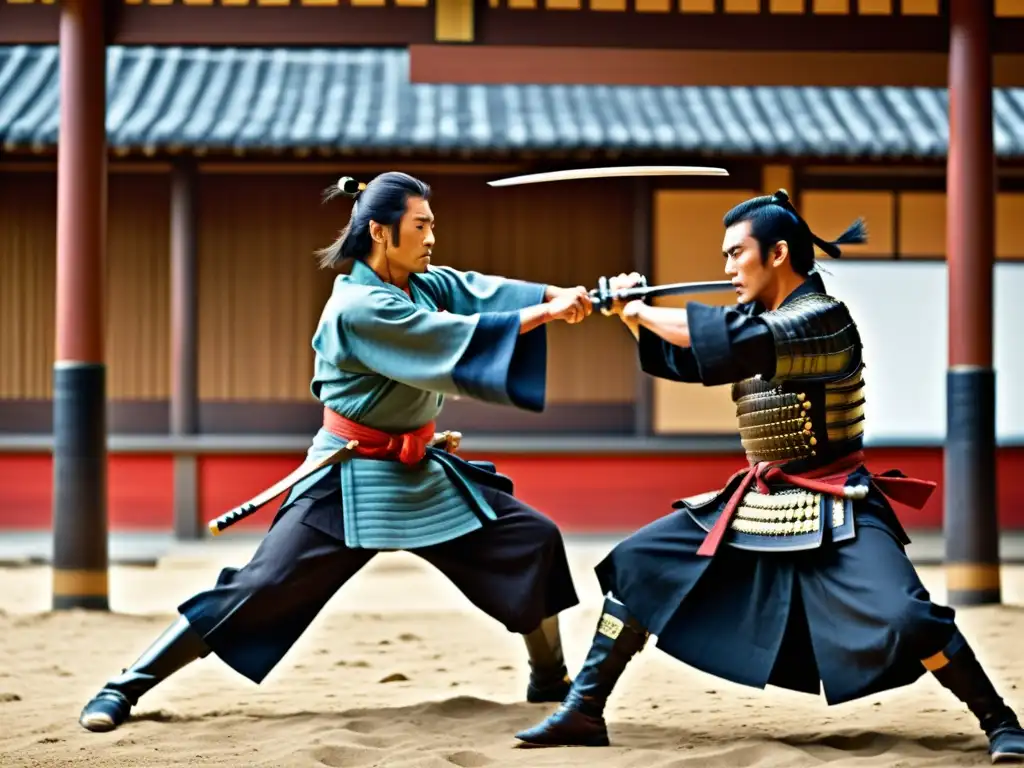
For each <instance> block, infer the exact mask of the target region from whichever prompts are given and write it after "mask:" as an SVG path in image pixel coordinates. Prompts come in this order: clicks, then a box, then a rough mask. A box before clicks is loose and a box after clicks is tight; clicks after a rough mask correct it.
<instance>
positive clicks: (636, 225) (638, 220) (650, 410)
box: [633, 177, 654, 437]
mask: <svg viewBox="0 0 1024 768" xmlns="http://www.w3.org/2000/svg"><path fill="white" fill-rule="evenodd" d="M653 195H654V190H653V189H652V188H651V184H650V181H649V180H648V179H646V178H642V177H641V178H637V179H634V181H633V271H635V272H639V273H640V274H641V275H646V277H647V280H648V282H652V280H651V268H652V266H653V256H652V253H651V248H652V245H651V244H652V241H653V237H654V214H653V208H654V201H653V199H652V196H653ZM636 370H637V373H636V391H635V392H636V393H635V395H634V403H635V404H634V414H635V427H634V433H635V434H636V435H637V437H647V436H649V435H653V434H654V379H653V378H651V376H649V375H648V374H646V373H644V372H643V371H642V370H640V366H639V365H637V369H636Z"/></svg>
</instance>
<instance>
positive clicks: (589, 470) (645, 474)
mask: <svg viewBox="0 0 1024 768" xmlns="http://www.w3.org/2000/svg"><path fill="white" fill-rule="evenodd" d="M867 456H868V463H869V466H870V467H871V468H872V469H874V470H875V471H884V470H886V469H891V468H899V469H901V470H903V471H904V472H905V473H906V474H908V475H911V476H913V477H921V478H925V479H930V480H935V481H937V482H939V488H938V489H937V490H936V492H935V494H934V495H933V497H932V499H931V501H929V503H928V505H927V506H926V507H925V508H924V509H923V510H921V511H917V510H912V509H907V508H902V507H901V508H899V509H898V510H897V511H898V512H899V513H900V515H901V517H902V519H903V521H904V524H905V525H906V526H907V527H908V528H938V527H940V526H941V525H942V474H943V473H942V465H943V456H942V451H941V449H938V448H917V449H912V448H911V449H907V448H899V449H896V448H875V449H869V450H868V451H867ZM466 458H484V457H476V456H472V455H467V457H466ZM486 458H488V459H489V460H491V461H494V462H495V463H496V464H497V465H498V468H499V470H501V471H502V472H504V473H506V474H508V475H509V476H511V477H512V478H513V479H514V480H515V481H516V485H517V493H518V495H519V496H520V497H521V498H522V499H523V500H524V501H526V502H527V503H529V504H531V505H533V506H534V507H536V508H537V509H539V510H541V511H543V512H545V513H546V514H548V515H549V516H550V517H552V518H553V519H554V520H555V521H557V522H558V523H559V524H560V525H561V526H562V527H563V528H564V530H565V531H566V532H613V533H617V532H621V531H625V530H631V529H634V528H637V527H640V526H642V525H644V524H645V523H648V522H650V521H651V520H654V519H655V518H657V517H658V516H660V515H663V514H665V513H666V512H667V511H669V504H670V503H671V502H672V500H674V499H676V498H678V497H680V496H686V495H690V494H694V493H699V492H701V491H705V490H711V489H712V488H716V487H719V485H720V484H721V483H722V482H724V480H725V479H726V478H728V476H729V475H731V474H732V473H733V472H735V471H736V470H737V469H739V468H741V467H742V466H743V459H742V457H740V456H738V455H731V454H729V455H722V454H704V455H675V456H671V455H644V456H635V455H634V456H567V455H561V454H557V455H521V454H508V455H493V454H492V455H489V456H487V457H486ZM301 459H302V457H301V456H288V455H282V456H222V455H216V456H203V457H201V458H200V461H199V497H200V510H199V514H200V517H201V518H202V520H203V521H204V523H205V521H207V520H209V519H210V518H212V517H215V516H217V515H219V514H221V513H222V512H225V511H226V510H228V509H230V508H231V507H233V506H235V505H236V504H239V503H241V502H243V501H245V500H246V499H247V498H249V497H251V496H253V495H255V494H256V493H258V492H259V491H261V490H262V489H264V488H266V487H267V486H269V485H271V484H272V483H273V482H274V481H276V480H278V479H280V478H281V477H283V476H284V475H286V474H287V473H288V472H290V471H291V470H292V469H294V467H295V466H296V465H297V463H298V462H299V461H301ZM997 461H998V465H997V477H998V489H997V500H998V508H999V519H1000V524H1001V525H1002V526H1003V527H1004V528H1019V529H1024V484H1021V483H1020V482H1019V478H1021V477H1024V448H1004V449H1000V450H999V452H998V458H997ZM171 462H172V459H171V457H170V456H166V455H145V456H139V455H125V454H113V455H111V457H110V470H109V472H110V474H109V484H110V502H109V513H110V527H111V530H115V531H127V530H147V529H148V530H168V529H170V528H171V527H172V520H173V506H172V498H171V492H172V487H173V480H172V469H171ZM52 483H53V479H52V474H51V463H50V457H49V456H48V455H45V454H36V455H16V454H4V455H0V488H3V489H4V491H3V501H2V502H0V530H2V529H4V528H8V529H13V528H20V529H31V528H35V529H46V528H49V527H50V515H51V499H52ZM278 503H279V502H278V501H275V502H274V503H273V504H270V505H268V506H266V507H264V508H263V509H262V510H260V512H258V513H257V514H255V515H253V516H252V517H251V518H249V519H248V520H247V521H245V522H243V523H240V524H239V525H238V526H237V528H236V529H233V530H249V531H261V530H264V529H265V528H266V526H267V524H268V523H269V522H270V520H271V519H272V518H273V515H274V511H275V510H276V508H277V504H278Z"/></svg>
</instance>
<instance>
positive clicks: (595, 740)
mask: <svg viewBox="0 0 1024 768" xmlns="http://www.w3.org/2000/svg"><path fill="white" fill-rule="evenodd" d="M647 636H648V633H647V630H646V629H644V628H643V627H642V626H640V624H639V622H637V621H636V619H634V618H632V617H631V616H630V615H629V612H628V611H627V610H626V607H625V606H624V605H622V604H621V603H618V602H615V601H614V600H611V599H606V600H605V603H604V612H603V613H602V615H601V619H600V620H599V621H598V623H597V631H596V632H595V633H594V641H593V643H592V645H591V646H590V653H589V654H588V655H587V658H586V660H585V661H584V662H583V668H582V669H581V670H580V673H579V675H578V676H577V677H576V680H575V682H573V684H572V687H571V688H570V690H569V694H568V695H567V696H566V697H565V701H564V702H563V703H562V706H560V707H559V708H558V709H557V710H556V711H555V713H554V714H552V715H551V716H550V717H548V718H547V720H545V721H544V722H542V723H540V724H539V725H537V726H534V727H533V728H528V729H527V730H525V731H520V732H519V733H517V734H516V738H517V739H519V740H520V741H522V742H524V743H526V744H528V745H530V746H545V747H553V746H580V747H606V746H608V744H609V741H608V728H607V726H606V725H605V722H604V707H605V702H606V701H607V700H608V696H610V695H611V692H612V690H613V689H614V687H615V683H616V682H617V681H618V679H619V677H620V676H621V675H622V673H623V671H624V670H625V669H626V665H627V664H628V663H629V661H630V659H632V658H633V656H635V655H636V654H637V653H638V652H639V651H640V650H641V649H642V648H643V647H644V644H645V643H646V642H647Z"/></svg>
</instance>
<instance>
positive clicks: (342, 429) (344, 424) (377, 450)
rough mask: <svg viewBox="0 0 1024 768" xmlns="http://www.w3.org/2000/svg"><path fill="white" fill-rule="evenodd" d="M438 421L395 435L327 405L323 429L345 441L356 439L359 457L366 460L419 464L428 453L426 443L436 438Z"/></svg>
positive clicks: (356, 450) (356, 452) (356, 451)
mask: <svg viewBox="0 0 1024 768" xmlns="http://www.w3.org/2000/svg"><path fill="white" fill-rule="evenodd" d="M435 427H436V424H435V422H433V421H429V422H427V423H426V424H424V425H423V426H422V427H420V428H419V429H415V430H413V431H411V432H403V433H402V434H398V435H396V434H392V433H390V432H384V431H382V430H379V429H374V428H373V427H367V426H365V425H363V424H358V423H356V422H354V421H352V420H350V419H346V418H345V417H344V416H342V415H341V414H339V413H337V412H336V411H332V410H331V409H330V408H324V429H326V430H327V431H328V432H330V433H331V434H332V435H334V436H335V437H338V438H340V439H342V440H357V441H358V442H359V445H358V446H357V447H356V449H355V454H356V455H357V456H363V457H364V458H367V459H391V460H392V461H394V460H398V461H400V462H402V463H403V464H409V465H412V464H418V463H419V462H421V461H423V457H424V456H426V455H427V446H428V445H429V444H430V442H431V440H433V439H434V429H435Z"/></svg>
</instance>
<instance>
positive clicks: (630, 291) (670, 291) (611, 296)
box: [590, 277, 735, 313]
mask: <svg viewBox="0 0 1024 768" xmlns="http://www.w3.org/2000/svg"><path fill="white" fill-rule="evenodd" d="M609 282H610V281H609V280H608V278H607V277H602V278H600V279H599V280H598V281H597V288H595V289H593V290H592V291H590V300H591V302H592V303H593V305H594V309H596V310H599V311H601V312H605V313H607V311H608V310H609V309H610V308H611V306H612V303H613V302H615V301H633V300H634V299H640V300H642V301H646V300H647V299H656V298H658V297H659V296H685V295H687V294H691V293H714V292H716V291H732V290H735V286H734V285H733V284H732V283H730V282H729V281H728V280H711V281H708V282H703V283H665V284H664V285H648V284H647V278H646V277H641V278H640V283H639V284H637V285H634V286H632V287H630V288H623V289H622V290H618V291H613V290H612V289H611V288H610V287H609Z"/></svg>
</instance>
